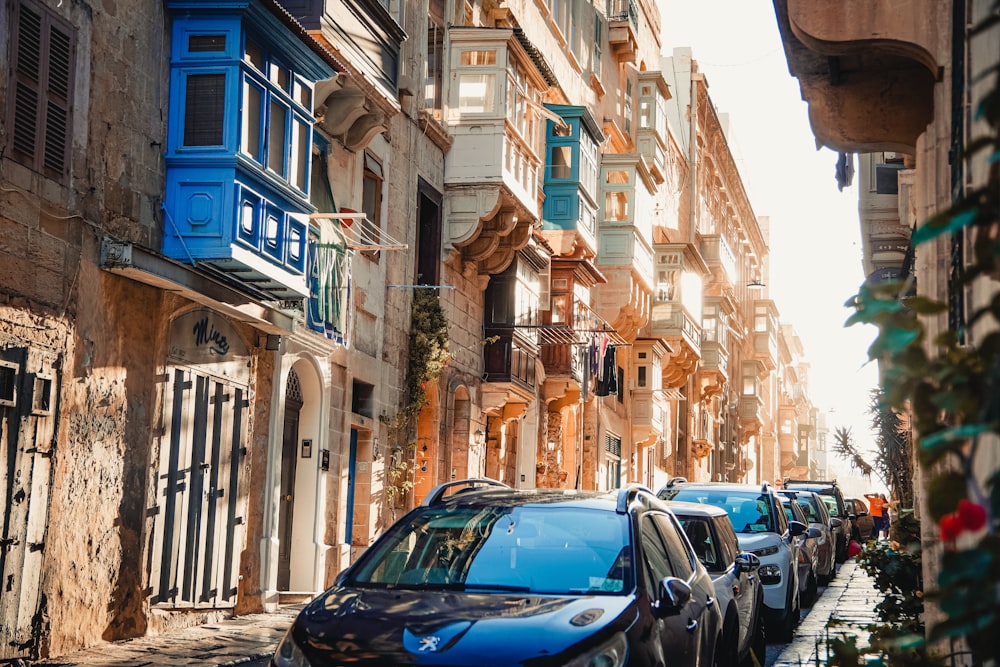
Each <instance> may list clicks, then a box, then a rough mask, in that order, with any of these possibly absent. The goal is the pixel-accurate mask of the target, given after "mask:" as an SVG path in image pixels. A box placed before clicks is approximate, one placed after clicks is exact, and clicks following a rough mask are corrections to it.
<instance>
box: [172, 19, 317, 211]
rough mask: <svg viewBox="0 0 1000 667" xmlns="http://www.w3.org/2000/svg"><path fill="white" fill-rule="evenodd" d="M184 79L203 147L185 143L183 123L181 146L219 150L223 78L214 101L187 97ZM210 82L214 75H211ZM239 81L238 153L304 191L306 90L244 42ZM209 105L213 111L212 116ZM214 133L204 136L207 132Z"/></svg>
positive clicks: (308, 132) (308, 128) (308, 122)
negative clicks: (215, 148) (202, 117)
mask: <svg viewBox="0 0 1000 667" xmlns="http://www.w3.org/2000/svg"><path fill="white" fill-rule="evenodd" d="M194 76H204V75H201V74H199V75H189V76H188V82H189V83H188V94H187V98H186V100H185V103H186V105H187V107H186V108H191V109H192V110H193V113H194V114H195V116H194V117H195V118H200V117H201V116H205V117H206V118H207V119H208V120H210V121H211V123H212V124H211V125H208V120H206V121H203V123H202V124H203V125H206V127H205V128H204V129H203V130H202V131H203V132H204V133H206V137H205V138H204V139H201V141H203V142H208V141H214V142H215V143H199V144H192V143H189V142H188V138H187V135H188V132H189V130H190V128H189V124H188V120H187V118H185V122H184V135H185V138H184V145H186V146H192V145H200V146H210V145H222V144H223V143H224V133H223V127H224V123H225V109H224V106H225V85H226V84H225V76H224V75H223V74H219V75H217V76H219V77H220V78H219V80H218V82H217V83H218V91H217V100H214V101H213V100H212V99H206V98H204V97H203V96H201V95H196V96H194V97H192V95H191V84H190V80H191V79H192V78H193V77H194ZM213 76H214V75H213ZM239 76H240V79H241V85H240V89H241V94H242V99H241V100H240V101H239V104H240V107H241V116H240V134H239V140H240V146H239V150H240V152H241V153H243V154H244V155H246V156H248V157H250V158H251V159H252V160H253V161H254V162H255V163H256V164H258V165H259V166H260V167H262V168H266V169H267V170H268V171H270V172H272V173H273V174H275V175H277V176H278V177H279V178H280V179H282V180H284V181H286V182H287V183H288V184H289V185H291V186H293V187H294V188H296V189H297V190H298V191H300V192H302V193H308V191H309V183H310V179H309V164H310V152H311V150H310V146H311V144H312V101H313V100H312V96H313V90H312V86H311V84H310V83H309V82H308V81H306V80H305V79H303V78H301V77H299V76H298V75H297V74H296V73H295V72H294V71H293V70H292V69H290V68H289V67H287V66H285V65H283V64H281V63H279V62H278V61H276V60H275V59H274V58H273V57H272V56H271V55H270V54H268V53H266V52H265V51H264V50H263V49H262V48H261V47H260V46H259V45H258V44H256V43H255V42H254V41H253V40H252V39H250V38H249V37H248V38H247V40H246V47H245V48H244V52H243V59H242V67H241V68H240V73H239ZM213 102H214V104H215V105H217V108H216V109H215V110H214V112H213V111H212V109H211V108H205V107H206V106H211V105H212V103H213ZM210 130H212V131H216V134H215V135H214V136H208V135H207V133H208V131H210Z"/></svg>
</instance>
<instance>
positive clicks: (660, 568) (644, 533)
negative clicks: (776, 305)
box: [639, 515, 674, 599]
mask: <svg viewBox="0 0 1000 667" xmlns="http://www.w3.org/2000/svg"><path fill="white" fill-rule="evenodd" d="M639 531H640V539H641V540H642V555H643V560H644V565H645V567H646V587H647V590H646V592H647V593H648V594H649V596H650V597H651V598H653V599H656V597H657V595H658V593H657V586H658V585H659V583H660V581H662V580H663V579H664V578H666V577H672V576H674V570H673V568H672V567H671V566H670V558H669V557H668V556H667V547H666V545H665V544H664V543H663V538H662V537H661V536H660V531H659V530H657V528H656V525H655V524H654V523H653V517H652V515H646V516H644V517H642V523H641V524H640V526H639Z"/></svg>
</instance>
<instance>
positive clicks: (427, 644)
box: [419, 635, 441, 652]
mask: <svg viewBox="0 0 1000 667" xmlns="http://www.w3.org/2000/svg"><path fill="white" fill-rule="evenodd" d="M440 643H441V638H440V637H435V636H434V635H429V636H427V637H421V638H420V648H419V650H420V651H421V652H422V651H431V652H435V651H437V650H438V644H440Z"/></svg>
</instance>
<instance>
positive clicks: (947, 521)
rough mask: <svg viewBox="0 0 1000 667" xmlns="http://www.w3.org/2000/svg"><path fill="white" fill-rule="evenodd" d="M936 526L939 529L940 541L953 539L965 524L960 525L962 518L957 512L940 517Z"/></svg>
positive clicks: (959, 533) (960, 532)
mask: <svg viewBox="0 0 1000 667" xmlns="http://www.w3.org/2000/svg"><path fill="white" fill-rule="evenodd" d="M938 528H940V529H941V541H942V542H952V541H954V540H955V538H957V537H958V536H959V535H961V534H962V531H963V530H965V526H963V525H962V520H961V519H960V518H959V516H958V514H945V515H944V516H943V517H941V523H939V524H938Z"/></svg>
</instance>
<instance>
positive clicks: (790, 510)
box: [781, 493, 820, 607]
mask: <svg viewBox="0 0 1000 667" xmlns="http://www.w3.org/2000/svg"><path fill="white" fill-rule="evenodd" d="M781 506H782V508H783V509H784V510H785V516H786V517H788V522H789V523H791V522H792V521H798V522H799V523H802V524H805V525H807V526H808V525H809V523H808V519H806V514H805V512H804V511H802V507H800V506H799V504H798V503H797V502H796V500H795V497H794V496H789V495H788V494H785V493H783V494H781ZM819 538H820V532H819V531H818V530H817V529H815V528H809V529H807V530H806V531H805V532H804V533H802V534H800V535H798V536H796V538H795V542H796V544H797V546H798V549H797V554H798V571H799V601H800V602H801V603H802V606H803V607H811V606H812V605H813V603H814V602H815V601H816V596H817V595H818V594H819V580H818V579H817V577H816V562H817V552H818V551H819V545H818V542H819Z"/></svg>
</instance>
